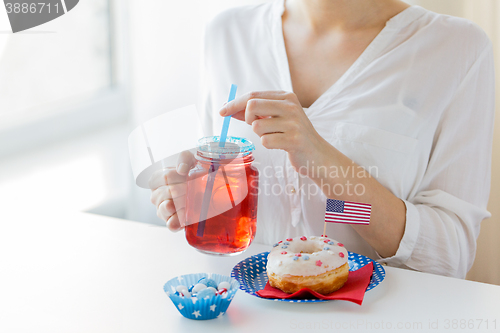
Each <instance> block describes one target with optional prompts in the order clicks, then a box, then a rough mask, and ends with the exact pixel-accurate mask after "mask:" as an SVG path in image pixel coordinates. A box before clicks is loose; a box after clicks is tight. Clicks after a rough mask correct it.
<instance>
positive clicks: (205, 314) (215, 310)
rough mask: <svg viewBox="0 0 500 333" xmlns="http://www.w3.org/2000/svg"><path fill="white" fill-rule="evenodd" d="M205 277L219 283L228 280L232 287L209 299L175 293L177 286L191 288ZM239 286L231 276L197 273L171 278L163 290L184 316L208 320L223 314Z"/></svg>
mask: <svg viewBox="0 0 500 333" xmlns="http://www.w3.org/2000/svg"><path fill="white" fill-rule="evenodd" d="M203 277H206V278H209V279H212V280H214V281H215V282H216V283H217V285H219V283H221V282H222V281H227V282H229V283H230V284H231V289H230V290H229V291H228V292H227V293H224V294H222V295H217V296H213V297H210V298H208V299H198V298H196V297H191V298H185V297H181V296H177V295H175V287H177V286H179V285H184V286H186V287H188V288H189V286H191V285H194V284H196V283H198V281H199V280H200V279H201V278H203ZM239 287H240V284H239V282H238V281H236V280H235V279H233V278H231V277H229V276H224V275H220V274H210V273H197V274H186V275H180V276H177V277H175V278H173V279H171V280H169V281H168V282H167V283H165V285H164V286H163V291H164V292H165V293H166V294H167V296H168V297H170V299H171V300H172V303H174V306H175V307H176V308H177V310H178V311H179V312H180V313H181V314H182V315H183V316H184V317H186V318H189V319H195V320H206V319H214V318H218V317H221V316H223V315H224V314H225V313H226V310H227V308H228V307H229V304H231V301H232V300H233V297H234V295H235V294H236V292H237V291H238V289H239Z"/></svg>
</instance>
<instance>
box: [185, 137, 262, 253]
mask: <svg viewBox="0 0 500 333" xmlns="http://www.w3.org/2000/svg"><path fill="white" fill-rule="evenodd" d="M219 139H220V137H219V136H213V137H205V138H202V139H200V140H198V147H197V148H198V149H197V154H196V159H197V164H196V166H195V167H194V168H193V169H191V171H190V172H189V174H188V178H187V194H186V226H185V233H186V239H187V241H188V243H189V244H190V245H191V246H193V247H194V248H196V249H197V250H198V251H200V252H203V253H206V254H213V255H222V256H230V255H236V254H239V253H242V252H243V251H245V250H246V249H247V248H248V246H249V245H250V243H251V242H252V240H253V239H254V236H255V231H256V227H257V199H258V185H259V171H258V170H257V169H256V168H255V167H254V166H252V162H253V160H254V159H253V155H252V152H253V151H254V150H255V147H254V145H253V144H252V143H251V142H250V141H249V140H246V139H244V138H238V137H227V139H226V143H225V144H224V146H223V147H221V143H220V142H219Z"/></svg>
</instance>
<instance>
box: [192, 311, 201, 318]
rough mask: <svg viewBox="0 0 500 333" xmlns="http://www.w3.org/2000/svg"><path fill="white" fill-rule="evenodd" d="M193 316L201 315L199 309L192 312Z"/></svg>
mask: <svg viewBox="0 0 500 333" xmlns="http://www.w3.org/2000/svg"><path fill="white" fill-rule="evenodd" d="M193 316H195V317H196V318H198V317H199V316H201V314H200V311H195V312H193Z"/></svg>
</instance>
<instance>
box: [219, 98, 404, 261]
mask: <svg viewBox="0 0 500 333" xmlns="http://www.w3.org/2000/svg"><path fill="white" fill-rule="evenodd" d="M220 114H221V115H222V116H229V115H232V116H233V117H234V118H236V119H239V120H243V121H245V122H247V123H248V124H250V125H252V128H253V131H254V132H255V133H257V135H259V136H260V138H261V141H262V145H263V146H264V147H266V148H269V149H283V150H285V151H287V152H288V158H289V159H290V162H291V163H292V165H293V167H294V168H295V170H296V171H297V172H299V173H300V174H302V175H304V176H308V177H309V178H311V179H312V180H313V181H314V182H315V183H316V184H317V185H318V186H319V187H320V188H321V190H322V191H323V193H324V194H325V195H326V197H327V198H330V199H338V200H349V201H354V202H363V203H370V204H371V205H372V214H371V218H370V224H369V225H353V228H354V229H355V230H356V231H357V232H358V233H359V234H360V235H361V236H362V237H363V238H364V239H365V240H366V241H367V242H368V243H369V244H370V245H371V246H372V247H373V248H374V249H375V250H376V251H377V252H378V253H379V254H380V255H382V256H383V257H389V256H392V255H394V254H395V253H396V251H397V249H398V247H399V243H400V241H401V239H402V237H403V234H404V230H405V221H406V207H405V204H404V202H403V201H401V200H400V199H399V198H397V197H396V196H395V195H394V194H392V193H391V192H390V191H389V190H388V189H386V188H385V187H384V186H382V185H381V184H380V183H379V182H378V181H377V180H376V179H375V178H373V177H371V176H370V175H369V174H368V172H367V171H366V170H364V169H363V168H361V167H359V166H357V165H356V164H355V163H354V162H353V161H352V160H351V159H350V158H348V157H347V156H345V155H344V154H342V153H341V152H340V151H339V150H337V149H336V148H335V147H333V146H332V145H330V144H329V143H328V142H327V141H326V140H324V139H323V138H322V137H321V136H320V135H319V134H318V132H316V130H315V129H314V127H313V126H312V124H311V122H310V121H309V119H308V118H307V115H306V114H305V113H304V110H303V109H302V107H301V105H300V103H299V101H298V99H297V96H295V94H293V93H287V92H283V91H262V92H251V93H248V94H246V95H244V96H241V97H239V98H237V99H235V100H234V101H232V102H229V103H227V104H226V105H225V106H224V107H223V108H222V109H221V110H220ZM332 167H335V168H338V169H340V170H351V168H356V167H359V169H357V170H359V171H357V172H356V174H354V173H351V172H347V173H345V175H344V174H343V173H341V175H340V176H336V177H332V176H330V175H329V173H328V171H327V170H329V169H330V168H332ZM313 168H315V170H313ZM349 186H351V188H352V186H358V187H360V188H362V189H363V191H362V193H361V192H360V193H359V194H358V193H352V194H346V193H348V191H344V189H347V190H348V189H349ZM336 189H342V193H341V194H338V192H337V190H336Z"/></svg>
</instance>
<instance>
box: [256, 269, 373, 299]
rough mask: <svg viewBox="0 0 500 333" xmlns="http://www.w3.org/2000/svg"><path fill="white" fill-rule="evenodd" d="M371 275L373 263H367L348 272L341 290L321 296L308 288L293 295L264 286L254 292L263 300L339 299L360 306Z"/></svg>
mask: <svg viewBox="0 0 500 333" xmlns="http://www.w3.org/2000/svg"><path fill="white" fill-rule="evenodd" d="M372 273H373V263H371V262H370V263H369V264H368V265H365V266H363V267H361V268H360V269H358V270H356V271H354V272H349V277H348V278H347V281H346V283H345V284H344V286H343V287H342V288H340V289H339V290H337V291H334V292H333V293H331V294H328V295H321V294H318V293H317V292H315V291H312V290H311V289H309V288H302V289H300V290H299V291H296V292H295V293H293V294H287V293H285V292H283V291H281V290H279V289H277V288H273V287H271V286H270V285H269V282H268V283H267V284H266V287H265V288H264V289H262V290H259V291H257V292H256V294H257V295H259V296H260V297H264V298H298V299H311V298H319V299H328V300H331V299H340V300H343V301H351V302H354V303H356V304H359V305H361V303H363V298H364V297H365V291H366V288H367V287H368V284H369V283H370V278H371V276H372Z"/></svg>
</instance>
